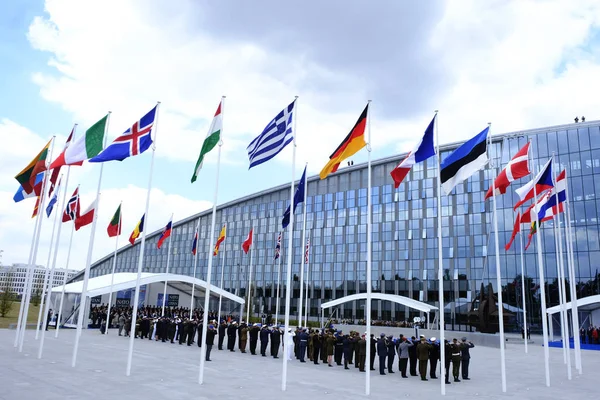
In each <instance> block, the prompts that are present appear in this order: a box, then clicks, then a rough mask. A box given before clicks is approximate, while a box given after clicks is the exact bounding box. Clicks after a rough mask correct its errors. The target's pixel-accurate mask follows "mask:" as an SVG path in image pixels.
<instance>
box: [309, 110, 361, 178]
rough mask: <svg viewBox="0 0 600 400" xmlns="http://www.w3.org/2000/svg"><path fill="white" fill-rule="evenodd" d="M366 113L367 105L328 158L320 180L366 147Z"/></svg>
mask: <svg viewBox="0 0 600 400" xmlns="http://www.w3.org/2000/svg"><path fill="white" fill-rule="evenodd" d="M368 113H369V105H368V104H367V106H366V107H365V109H364V110H363V112H362V114H360V117H358V121H356V124H354V128H352V130H351V131H350V133H349V134H348V135H347V136H346V138H345V139H344V140H343V141H342V143H341V144H340V145H339V146H338V147H337V149H335V151H334V152H333V154H331V155H330V156H329V162H328V163H327V165H325V167H324V168H323V169H322V170H321V173H320V174H319V176H320V177H321V179H325V178H327V176H328V175H329V174H333V173H334V172H336V171H337V170H338V167H339V166H340V163H341V162H342V161H344V160H345V159H347V158H348V157H352V156H353V155H354V154H356V153H357V152H358V151H359V150H360V149H362V148H363V147H365V146H366V145H367V143H366V142H365V128H366V126H367V115H368Z"/></svg>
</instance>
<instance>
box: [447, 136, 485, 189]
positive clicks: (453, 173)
mask: <svg viewBox="0 0 600 400" xmlns="http://www.w3.org/2000/svg"><path fill="white" fill-rule="evenodd" d="M489 131H490V128H489V127H487V128H485V129H484V130H482V131H481V132H480V133H478V134H477V136H475V137H473V138H471V139H469V140H468V141H467V142H465V143H463V144H462V145H461V146H460V147H459V148H458V149H456V150H454V152H453V153H452V154H450V155H449V156H448V157H446V159H445V160H444V161H443V162H442V163H441V164H440V169H441V170H440V178H441V182H442V188H443V189H444V192H446V195H448V194H450V192H452V189H454V187H455V186H456V185H458V184H459V183H460V182H462V181H464V180H465V179H467V178H468V177H470V176H471V175H473V174H474V173H475V172H477V171H479V170H480V169H481V168H483V167H484V166H485V164H487V162H488V157H487V137H488V133H489Z"/></svg>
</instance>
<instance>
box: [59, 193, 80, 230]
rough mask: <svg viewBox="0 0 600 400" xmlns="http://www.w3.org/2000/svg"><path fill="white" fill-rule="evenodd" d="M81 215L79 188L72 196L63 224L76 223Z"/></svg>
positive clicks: (64, 214) (66, 208)
mask: <svg viewBox="0 0 600 400" xmlns="http://www.w3.org/2000/svg"><path fill="white" fill-rule="evenodd" d="M77 215H79V186H77V189H75V191H74V192H73V194H72V195H71V198H70V199H69V201H68V202H67V205H66V207H65V211H64V212H63V217H62V222H67V221H74V220H75V218H77Z"/></svg>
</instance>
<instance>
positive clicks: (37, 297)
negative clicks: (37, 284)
mask: <svg viewBox="0 0 600 400" xmlns="http://www.w3.org/2000/svg"><path fill="white" fill-rule="evenodd" d="M41 300H42V291H41V290H40V289H39V288H38V289H36V290H35V291H34V292H33V294H32V295H31V304H33V305H34V306H36V307H37V306H39V305H40V301H41Z"/></svg>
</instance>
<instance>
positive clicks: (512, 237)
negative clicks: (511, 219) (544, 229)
mask: <svg viewBox="0 0 600 400" xmlns="http://www.w3.org/2000/svg"><path fill="white" fill-rule="evenodd" d="M519 232H521V213H517V218H516V219H515V226H514V227H513V231H512V235H510V240H509V241H508V243H506V245H505V246H504V250H506V251H508V250H510V246H512V244H513V242H514V241H515V238H516V237H517V233H519Z"/></svg>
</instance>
